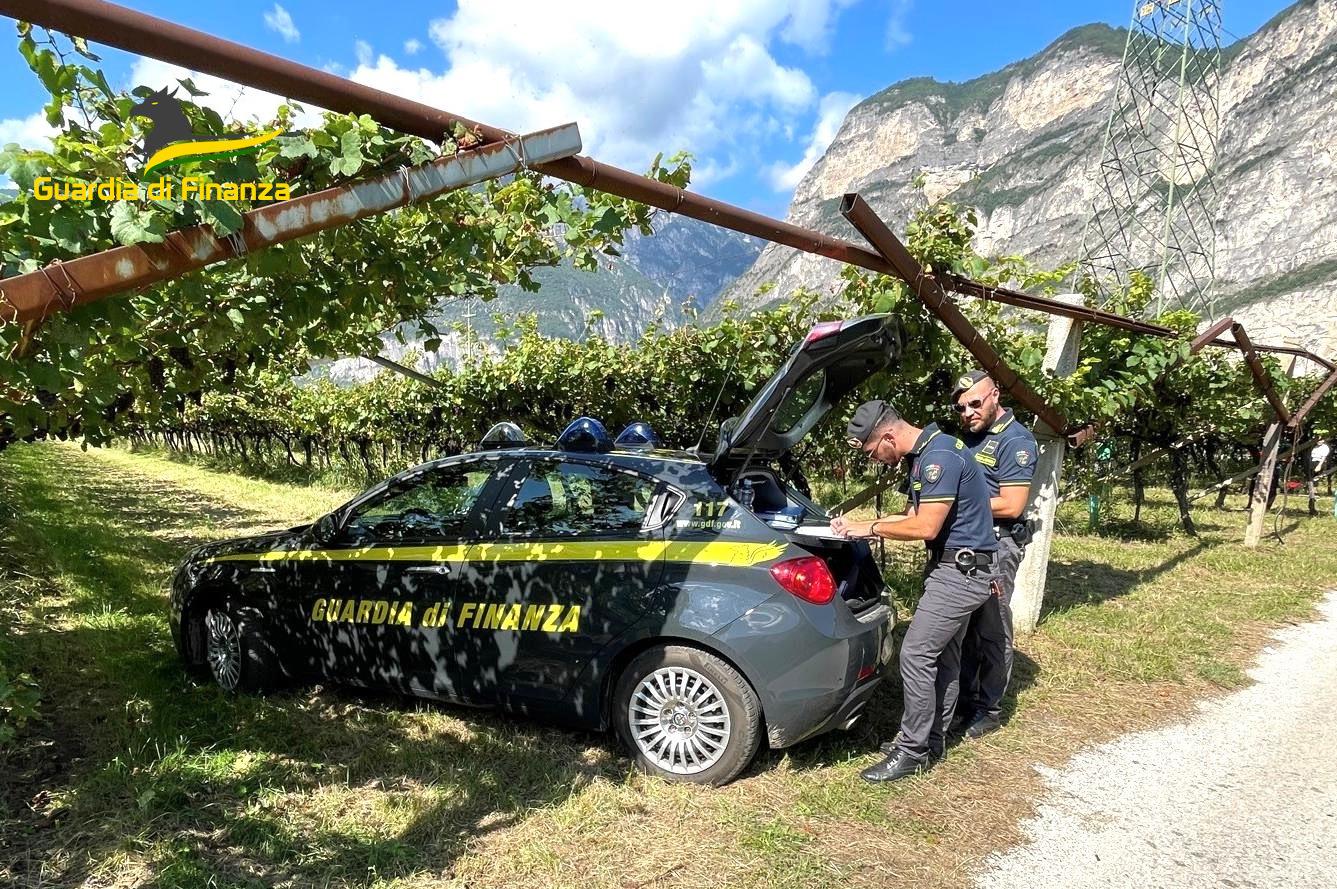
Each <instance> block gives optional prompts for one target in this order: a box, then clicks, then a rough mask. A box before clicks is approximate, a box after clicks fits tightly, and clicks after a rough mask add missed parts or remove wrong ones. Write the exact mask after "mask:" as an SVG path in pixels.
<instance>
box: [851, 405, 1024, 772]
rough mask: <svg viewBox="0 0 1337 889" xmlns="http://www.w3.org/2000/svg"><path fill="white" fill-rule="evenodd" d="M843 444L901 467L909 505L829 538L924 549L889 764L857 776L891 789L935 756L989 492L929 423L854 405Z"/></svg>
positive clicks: (980, 598) (980, 560) (980, 577)
mask: <svg viewBox="0 0 1337 889" xmlns="http://www.w3.org/2000/svg"><path fill="white" fill-rule="evenodd" d="M846 437H847V440H848V442H849V444H850V446H851V447H855V448H858V449H859V450H861V451H863V453H865V454H866V455H868V456H869V457H870V458H871V459H873V460H876V461H877V462H879V463H884V464H886V465H888V466H895V465H896V464H898V463H900V462H901V460H902V459H905V460H907V461H908V464H909V467H908V468H909V473H908V478H907V484H908V489H907V493H908V495H909V505H908V508H907V509H906V512H905V514H904V515H899V516H879V517H878V518H876V519H874V520H872V521H871V522H855V521H849V520H847V519H845V518H836V519H834V520H832V522H831V528H832V530H834V531H835V532H836V533H838V534H842V535H844V536H847V537H884V538H886V539H888V540H922V541H924V542H925V543H926V544H927V546H928V563H927V565H926V566H925V569H924V595H923V596H922V597H921V598H920V600H919V607H918V608H916V609H915V614H914V619H913V620H911V621H910V629H909V631H908V632H907V633H906V634H905V641H904V642H903V643H901V664H900V665H901V684H902V686H903V689H904V702H905V703H904V707H903V710H902V714H901V731H900V734H899V735H897V737H896V740H895V742H894V743H893V744H892V745H891V746H890V747H889V748H884V749H886V750H887V757H886V759H885V760H883V761H882V762H879V763H877V764H876V765H873V766H870V767H869V768H866V769H864V770H863V771H862V772H860V776H861V777H862V778H863V779H864V780H865V781H870V782H874V783H876V782H882V781H895V780H897V779H899V778H904V777H906V776H908V775H913V774H915V773H916V772H922V771H924V770H925V769H927V768H928V767H930V766H931V765H932V764H933V762H934V761H935V760H936V759H938V758H939V757H941V756H942V753H943V749H944V746H945V735H944V728H945V727H946V725H947V724H949V723H950V722H951V719H952V713H953V710H954V709H955V707H956V696H957V683H958V681H959V679H960V675H961V663H960V657H961V641H960V639H961V634H962V632H963V631H964V630H965V627H966V623H967V622H968V621H969V620H970V615H971V614H973V613H974V612H975V610H976V609H978V608H979V607H980V605H982V604H983V603H984V601H985V600H986V599H988V598H989V595H990V586H991V583H990V581H991V568H990V566H991V564H992V562H993V560H994V551H995V550H996V549H997V547H998V542H997V540H996V539H995V538H994V535H993V524H992V522H991V521H990V518H989V485H988V483H987V482H986V481H985V480H984V473H983V472H982V470H981V469H980V466H979V464H978V463H976V462H975V461H974V460H972V459H971V458H970V452H969V451H967V450H966V447H965V445H964V444H963V443H962V442H961V441H960V440H958V439H956V438H953V437H952V436H950V435H947V434H945V433H944V432H942V430H940V429H939V428H938V427H937V425H936V424H930V425H929V426H928V427H927V428H924V429H920V428H918V427H916V426H912V425H911V424H909V423H907V422H906V421H905V420H904V419H903V418H902V417H901V416H900V414H898V413H897V412H896V411H895V409H893V408H892V407H891V406H890V405H888V404H887V403H886V402H884V401H869V402H865V403H864V404H861V405H860V406H859V408H858V409H857V410H856V411H855V412H854V417H853V419H851V420H850V423H849V426H848V428H847V429H846Z"/></svg>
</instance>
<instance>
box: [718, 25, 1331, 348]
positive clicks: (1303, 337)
mask: <svg viewBox="0 0 1337 889" xmlns="http://www.w3.org/2000/svg"><path fill="white" fill-rule="evenodd" d="M1126 38H1127V31H1125V30H1123V29H1118V28H1111V27H1108V26H1105V25H1087V26H1083V27H1081V28H1077V29H1075V30H1073V31H1070V32H1068V33H1067V34H1065V35H1063V36H1062V37H1060V38H1059V39H1058V40H1056V41H1054V42H1053V43H1052V44H1051V45H1050V46H1048V47H1046V48H1045V49H1044V50H1043V51H1042V52H1040V53H1038V54H1037V55H1035V56H1033V57H1031V58H1029V59H1025V60H1023V61H1020V62H1016V63H1013V64H1011V65H1008V66H1007V67H1005V68H1003V69H1001V70H999V71H996V72H994V73H992V74H987V75H985V76H983V77H979V78H976V79H974V80H971V81H967V82H964V83H942V82H939V81H935V80H932V79H930V78H915V79H912V80H906V81H902V82H900V83H897V84H895V85H893V86H891V87H888V88H887V89H885V90H883V91H882V92H879V93H877V94H875V95H873V96H870V97H869V98H868V99H865V100H864V101H863V102H861V103H860V104H858V105H856V106H855V107H854V108H853V109H852V110H851V111H850V112H849V114H848V115H847V116H846V118H845V120H844V122H843V124H842V126H841V127H840V130H839V131H838V133H837V135H836V137H835V139H834V141H833V142H832V143H831V145H830V147H829V148H828V149H827V151H826V153H825V155H824V156H823V157H822V158H821V159H820V160H819V161H818V162H817V163H816V164H815V165H814V166H813V167H812V169H811V170H810V171H809V172H808V174H807V175H806V176H805V177H804V178H803V180H802V181H801V182H800V183H799V186H798V188H797V189H796V191H795V193H794V199H793V202H792V203H791V205H790V208H789V213H788V219H789V220H790V221H792V222H796V223H799V224H802V225H807V226H811V227H813V228H817V229H819V230H822V231H825V232H828V233H831V234H835V235H839V236H841V237H846V238H850V239H852V240H856V241H858V240H859V238H858V235H857V233H856V232H854V231H853V229H852V228H851V227H850V226H849V225H848V224H847V223H846V222H845V220H844V219H843V218H842V217H841V216H840V215H839V209H838V208H839V202H840V196H841V195H842V194H844V193H845V192H847V191H857V192H859V193H860V194H862V195H863V197H864V198H865V199H866V200H867V201H868V202H869V203H870V204H871V205H872V207H873V208H874V209H875V210H876V211H878V213H879V214H880V215H882V217H883V218H884V219H886V220H887V221H888V222H889V223H890V224H891V225H892V227H893V229H896V230H903V226H904V220H905V219H906V218H907V216H908V215H909V214H910V212H912V210H913V208H914V207H915V206H917V205H919V204H921V203H922V201H923V200H924V197H927V198H928V199H929V200H936V199H938V198H942V197H948V198H950V199H951V200H953V201H956V202H958V203H962V204H966V205H969V206H973V207H975V208H976V209H977V211H978V217H979V227H978V231H977V234H976V247H977V249H978V250H979V251H980V252H981V253H984V254H986V255H990V254H1011V253H1019V254H1022V255H1024V256H1027V257H1028V258H1030V259H1032V260H1034V261H1036V262H1038V263H1041V264H1058V263H1060V262H1063V261H1067V260H1070V259H1073V258H1075V257H1076V256H1077V255H1078V253H1079V252H1080V247H1081V239H1082V230H1083V227H1084V225H1085V223H1086V219H1087V217H1088V216H1089V214H1090V211H1091V206H1092V201H1093V200H1094V199H1095V196H1096V185H1095V180H1094V176H1093V173H1094V168H1095V166H1096V165H1097V164H1098V162H1099V159H1100V149H1101V141H1102V138H1103V136H1104V133H1105V127H1106V121H1107V117H1108V114H1109V105H1110V102H1111V99H1112V92H1113V90H1114V87H1115V84H1116V79H1117V75H1118V72H1119V68H1120V64H1121V59H1122V54H1123V47H1124V42H1125V40H1126ZM1219 97H1220V105H1221V127H1220V140H1219V144H1218V152H1217V181H1218V184H1219V187H1220V189H1221V201H1220V206H1219V212H1218V223H1217V242H1216V269H1217V289H1216V294H1217V298H1216V312H1217V315H1218V316H1221V315H1224V314H1231V315H1233V316H1234V317H1235V318H1237V319H1238V320H1241V321H1243V322H1244V324H1245V325H1246V327H1247V328H1248V329H1249V331H1250V333H1251V334H1252V335H1253V337H1254V339H1255V340H1257V341H1260V342H1261V341H1267V342H1279V341H1281V340H1283V339H1288V338H1289V339H1294V340H1296V341H1299V342H1301V343H1303V344H1304V345H1306V346H1308V347H1310V348H1311V349H1315V350H1316V351H1320V352H1322V353H1333V352H1337V176H1334V172H1335V171H1334V167H1337V161H1335V160H1334V153H1333V148H1332V145H1331V141H1332V137H1331V133H1332V132H1333V126H1334V123H1337V0H1302V2H1299V3H1296V4H1294V5H1293V6H1291V7H1289V8H1288V9H1287V10H1285V11H1284V12H1282V13H1280V14H1279V15H1277V16H1276V17H1275V18H1274V19H1273V20H1272V21H1271V22H1269V23H1268V24H1267V25H1265V26H1264V27H1262V28H1261V29H1259V31H1258V32H1257V33H1255V34H1254V35H1252V36H1251V37H1249V38H1247V39H1246V40H1243V41H1240V42H1238V43H1236V44H1234V45H1232V46H1230V47H1228V48H1227V50H1226V51H1225V53H1224V56H1223V67H1222V79H1221V85H1220V94H1219ZM917 178H918V179H919V180H920V181H921V182H922V186H923V192H924V194H923V196H921V195H919V194H918V193H917V191H916V188H915V187H914V185H913V184H912V183H914V182H915V180H916V179H917ZM839 270H840V266H839V264H838V263H836V262H833V261H831V260H827V259H823V258H821V257H816V256H811V255H808V254H802V253H797V252H796V251H793V250H790V249H788V248H783V247H776V246H774V245H770V246H767V247H766V249H764V250H763V251H762V253H761V255H760V256H759V257H758V259H757V261H756V263H755V264H754V265H753V266H752V267H751V268H750V269H749V270H748V271H747V272H746V273H744V274H743V275H742V276H741V277H740V278H739V280H738V281H737V282H735V283H734V285H733V286H732V287H731V288H730V289H729V290H728V291H727V292H726V294H725V296H726V297H728V298H731V299H736V300H738V301H739V302H741V303H743V304H744V305H758V304H760V303H761V302H763V301H769V300H773V299H777V298H782V297H784V296H785V295H786V294H788V293H790V292H792V291H793V290H794V289H795V288H798V287H806V288H811V289H817V290H822V289H830V288H832V287H834V286H835V285H836V283H837V275H838V274H839ZM767 282H773V283H774V284H775V287H774V289H773V290H771V291H769V292H768V293H766V294H765V295H764V296H763V295H759V294H758V288H759V287H760V286H761V285H762V284H764V283H767Z"/></svg>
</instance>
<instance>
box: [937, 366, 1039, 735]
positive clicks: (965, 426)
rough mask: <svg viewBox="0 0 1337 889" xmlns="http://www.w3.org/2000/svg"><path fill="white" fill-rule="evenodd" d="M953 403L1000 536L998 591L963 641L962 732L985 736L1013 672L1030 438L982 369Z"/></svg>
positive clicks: (994, 724) (965, 381)
mask: <svg viewBox="0 0 1337 889" xmlns="http://www.w3.org/2000/svg"><path fill="white" fill-rule="evenodd" d="M952 401H953V402H954V405H953V406H954V407H955V408H956V412H957V413H959V414H960V415H961V426H962V434H961V438H962V440H963V441H965V443H966V447H967V448H968V449H969V450H970V452H971V453H972V454H973V455H974V456H975V462H976V463H978V464H979V465H980V468H981V469H982V470H984V478H985V480H986V481H987V482H988V483H989V494H990V500H989V509H990V511H991V512H992V514H993V533H994V536H995V537H997V538H998V561H997V564H996V565H995V571H994V573H995V574H996V575H997V576H998V578H999V580H1001V581H1002V591H1001V592H1002V594H1001V595H998V596H990V597H989V599H988V600H987V601H986V602H985V603H984V604H983V605H981V606H980V608H979V610H978V611H976V612H975V613H974V614H973V615H971V617H970V625H969V627H968V628H967V630H966V637H965V639H964V640H963V641H962V643H961V706H960V709H961V711H962V713H961V715H962V717H963V719H962V724H963V725H964V726H965V735H966V737H967V738H982V737H984V736H985V735H987V734H988V733H989V732H992V731H996V730H997V729H998V728H999V726H1000V725H1001V722H1000V717H1001V715H1002V702H1003V693H1004V692H1006V691H1007V684H1008V681H1009V680H1010V679H1011V677H1012V591H1013V590H1014V589H1015V588H1016V583H1017V568H1018V567H1019V566H1020V565H1021V557H1022V554H1023V553H1024V552H1025V548H1026V544H1027V543H1029V542H1030V528H1029V526H1028V525H1027V524H1026V521H1025V519H1024V518H1023V515H1022V514H1023V513H1024V512H1025V511H1026V503H1027V501H1028V499H1029V498H1030V492H1031V480H1032V479H1033V478H1035V459H1036V457H1037V456H1038V455H1039V448H1038V447H1037V446H1036V443H1035V436H1034V435H1032V434H1031V432H1030V430H1028V429H1027V428H1026V427H1025V426H1023V425H1021V423H1020V422H1019V421H1018V420H1017V418H1016V417H1015V416H1013V414H1012V411H1010V410H1008V409H1005V408H1003V407H1002V406H1001V405H1000V404H999V392H998V386H997V384H995V383H994V381H993V378H992V377H990V376H989V375H988V374H987V373H985V372H984V371H982V370H975V371H971V372H970V373H968V374H966V375H965V376H963V377H961V378H960V379H959V380H957V381H956V388H955V389H953V390H952Z"/></svg>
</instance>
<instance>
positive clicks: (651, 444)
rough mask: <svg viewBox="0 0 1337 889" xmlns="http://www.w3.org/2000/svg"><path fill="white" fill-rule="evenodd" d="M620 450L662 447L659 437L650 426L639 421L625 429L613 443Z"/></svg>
mask: <svg viewBox="0 0 1337 889" xmlns="http://www.w3.org/2000/svg"><path fill="white" fill-rule="evenodd" d="M613 444H615V445H617V446H618V447H620V448H657V447H661V446H662V442H660V440H659V436H658V435H655V431H654V430H653V429H651V428H650V424H649V423H646V422H643V421H641V420H637V421H636V422H635V423H632V424H631V425H629V426H628V427H627V428H626V429H623V430H622V432H621V434H619V435H618V437H617V438H616V439H615V440H614V441H613Z"/></svg>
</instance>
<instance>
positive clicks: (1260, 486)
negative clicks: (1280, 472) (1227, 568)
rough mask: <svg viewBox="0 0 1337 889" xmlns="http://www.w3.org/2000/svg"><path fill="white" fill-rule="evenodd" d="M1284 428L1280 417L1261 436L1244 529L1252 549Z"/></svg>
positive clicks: (1262, 519)
mask: <svg viewBox="0 0 1337 889" xmlns="http://www.w3.org/2000/svg"><path fill="white" fill-rule="evenodd" d="M1295 364H1296V359H1294V358H1292V359H1291V366H1290V367H1288V368H1287V369H1286V376H1288V377H1289V376H1291V375H1293V374H1294V373H1295ZM1285 428H1286V426H1285V424H1284V423H1282V422H1281V420H1280V418H1278V419H1277V420H1274V421H1273V423H1272V425H1271V426H1268V427H1267V434H1266V435H1264V436H1263V461H1262V464H1261V465H1260V466H1259V467H1258V478H1257V479H1256V480H1255V481H1254V484H1253V498H1252V499H1251V500H1250V501H1249V525H1248V527H1246V528H1245V529H1244V545H1245V546H1247V547H1249V548H1250V549H1253V548H1255V547H1257V546H1258V543H1259V541H1261V540H1262V539H1263V525H1264V523H1266V521H1267V502H1268V500H1270V499H1271V497H1272V477H1273V476H1274V475H1276V469H1277V452H1278V451H1279V450H1281V433H1282V431H1283V430H1284V429H1285Z"/></svg>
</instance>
